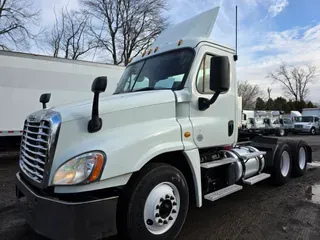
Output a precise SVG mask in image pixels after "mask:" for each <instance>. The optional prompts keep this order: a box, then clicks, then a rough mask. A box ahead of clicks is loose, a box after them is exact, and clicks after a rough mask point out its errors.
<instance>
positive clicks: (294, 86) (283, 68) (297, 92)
mask: <svg viewBox="0 0 320 240" xmlns="http://www.w3.org/2000/svg"><path fill="white" fill-rule="evenodd" d="M315 74H316V67H315V66H311V65H306V66H294V67H292V66H291V67H289V66H288V65H287V64H286V63H282V64H281V65H280V66H279V68H278V69H276V70H275V71H274V72H270V73H269V74H268V76H267V77H269V78H271V79H272V80H273V81H274V82H279V83H281V85H282V89H283V92H284V94H285V95H286V96H287V97H289V98H294V100H295V101H298V100H299V101H303V100H305V98H306V96H307V94H308V91H309V88H308V86H309V85H310V84H311V83H313V82H315V81H316V79H315Z"/></svg>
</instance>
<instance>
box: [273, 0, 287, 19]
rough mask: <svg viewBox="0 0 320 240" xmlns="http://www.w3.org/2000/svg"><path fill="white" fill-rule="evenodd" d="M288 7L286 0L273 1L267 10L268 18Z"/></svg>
mask: <svg viewBox="0 0 320 240" xmlns="http://www.w3.org/2000/svg"><path fill="white" fill-rule="evenodd" d="M288 5H289V2H288V0H274V1H273V3H272V4H271V5H270V7H269V9H268V13H269V16H270V17H275V16H277V15H278V14H279V13H281V12H282V11H283V10H284V9H285V8H286V7H287V6H288Z"/></svg>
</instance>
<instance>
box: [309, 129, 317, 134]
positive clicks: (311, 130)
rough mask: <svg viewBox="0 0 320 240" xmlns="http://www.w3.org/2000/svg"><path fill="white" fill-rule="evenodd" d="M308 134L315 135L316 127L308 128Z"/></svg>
mask: <svg viewBox="0 0 320 240" xmlns="http://www.w3.org/2000/svg"><path fill="white" fill-rule="evenodd" d="M310 134H311V135H316V129H315V128H314V127H312V128H311V129H310Z"/></svg>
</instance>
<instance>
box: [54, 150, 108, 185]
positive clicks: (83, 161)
mask: <svg viewBox="0 0 320 240" xmlns="http://www.w3.org/2000/svg"><path fill="white" fill-rule="evenodd" d="M104 162H105V157H104V155H103V154H102V153H101V152H89V153H85V154H82V155H79V156H77V157H75V158H73V159H71V160H69V161H68V162H66V163H64V164H63V165H62V166H61V167H60V168H59V169H58V170H57V171H56V173H55V175H54V178H53V184H54V185H72V184H77V183H90V182H93V181H95V180H97V179H98V178H99V177H100V174H101V171H102V168H103V165H104Z"/></svg>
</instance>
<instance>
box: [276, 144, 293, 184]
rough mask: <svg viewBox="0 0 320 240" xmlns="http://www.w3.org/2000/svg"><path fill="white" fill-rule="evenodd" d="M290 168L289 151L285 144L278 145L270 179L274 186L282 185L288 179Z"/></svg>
mask: <svg viewBox="0 0 320 240" xmlns="http://www.w3.org/2000/svg"><path fill="white" fill-rule="evenodd" d="M291 168H292V159H291V150H290V147H289V146H288V144H287V143H285V142H284V143H282V144H280V145H279V147H278V149H277V151H276V154H275V157H274V166H273V169H272V173H271V179H272V182H273V184H274V185H278V186H281V185H284V184H285V183H287V182H288V181H289V179H290V175H291Z"/></svg>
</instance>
